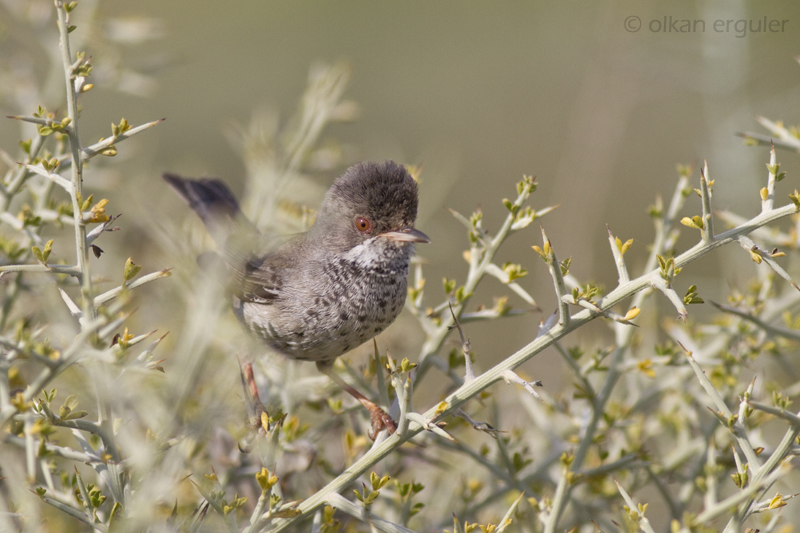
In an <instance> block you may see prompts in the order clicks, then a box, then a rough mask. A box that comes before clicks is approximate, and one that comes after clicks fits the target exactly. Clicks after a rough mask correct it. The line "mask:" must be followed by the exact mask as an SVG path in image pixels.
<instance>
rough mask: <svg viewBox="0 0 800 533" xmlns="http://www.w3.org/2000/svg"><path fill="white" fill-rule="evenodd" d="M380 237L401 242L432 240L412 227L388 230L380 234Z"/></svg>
mask: <svg viewBox="0 0 800 533" xmlns="http://www.w3.org/2000/svg"><path fill="white" fill-rule="evenodd" d="M378 237H386V238H387V239H392V240H393V241H399V242H423V243H425V242H431V240H430V239H429V238H428V236H427V235H425V234H424V233H422V232H421V231H420V230H418V229H414V228H412V227H407V228H400V229H398V230H395V231H387V232H386V233H381V234H379V235H378Z"/></svg>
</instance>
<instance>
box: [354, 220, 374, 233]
mask: <svg viewBox="0 0 800 533" xmlns="http://www.w3.org/2000/svg"><path fill="white" fill-rule="evenodd" d="M356 229H357V230H358V231H360V232H361V233H369V232H371V231H372V222H370V220H369V219H368V218H365V217H356Z"/></svg>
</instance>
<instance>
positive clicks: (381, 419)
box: [361, 400, 397, 441]
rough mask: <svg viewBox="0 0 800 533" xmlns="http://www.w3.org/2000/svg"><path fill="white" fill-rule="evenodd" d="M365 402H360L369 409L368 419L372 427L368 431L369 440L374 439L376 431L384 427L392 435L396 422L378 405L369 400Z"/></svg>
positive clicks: (395, 429)
mask: <svg viewBox="0 0 800 533" xmlns="http://www.w3.org/2000/svg"><path fill="white" fill-rule="evenodd" d="M367 402H368V403H365V402H363V401H362V402H361V403H362V404H363V405H364V407H366V408H367V410H368V411H369V420H370V422H371V423H372V429H370V431H369V433H368V435H369V438H370V440H373V441H374V440H375V439H376V438H377V436H378V433H380V432H381V431H382V430H384V429H385V430H386V431H388V432H389V435H393V434H394V432H395V431H397V424H396V423H395V421H394V420H392V417H391V416H389V415H388V414H386V411H384V410H383V409H381V408H380V407H378V405H376V404H374V403H373V402H370V401H369V400H368V401H367Z"/></svg>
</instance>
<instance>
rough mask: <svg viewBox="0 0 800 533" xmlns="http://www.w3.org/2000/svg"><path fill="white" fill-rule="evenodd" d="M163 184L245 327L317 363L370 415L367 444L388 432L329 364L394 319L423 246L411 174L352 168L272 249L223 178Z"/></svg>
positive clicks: (389, 164)
mask: <svg viewBox="0 0 800 533" xmlns="http://www.w3.org/2000/svg"><path fill="white" fill-rule="evenodd" d="M163 179H164V180H165V181H166V182H167V183H168V184H169V185H170V186H171V187H172V188H173V189H174V190H175V191H177V192H178V194H179V195H180V196H181V197H182V198H183V199H184V200H185V201H186V202H188V204H189V207H190V208H191V209H192V210H193V211H194V212H195V213H196V214H197V215H198V216H199V217H200V219H201V220H202V221H203V224H204V225H205V226H206V228H207V230H208V231H209V233H210V234H211V236H212V238H213V239H214V241H215V243H216V245H217V250H216V253H215V252H206V253H204V254H202V255H201V256H200V257H198V263H199V264H200V266H201V268H202V269H203V270H206V271H209V272H215V273H216V275H217V276H220V275H221V276H223V277H224V278H225V284H226V286H227V287H228V288H229V292H231V297H232V298H231V300H232V307H233V312H234V314H235V315H236V317H237V318H238V320H239V322H240V323H241V324H242V325H243V326H244V327H245V329H247V330H248V331H250V332H251V333H253V334H254V335H255V336H256V337H258V338H260V339H261V340H263V341H264V342H265V343H266V344H267V345H268V346H269V347H271V348H272V349H274V350H275V351H277V352H279V353H281V354H283V355H284V356H286V357H288V358H290V359H295V360H299V361H312V362H315V363H316V365H317V368H318V369H319V371H320V372H322V373H323V374H325V375H326V376H328V377H329V378H331V380H333V381H334V382H335V383H337V384H338V385H339V386H340V387H342V388H343V389H344V390H345V391H346V392H348V393H349V394H351V395H352V396H353V397H354V398H356V399H357V400H358V401H359V402H361V403H362V404H363V405H364V406H365V407H366V408H367V409H368V410H369V412H370V421H371V425H372V427H371V431H370V437H371V438H372V439H373V440H374V438H375V437H376V436H377V434H378V432H379V431H380V430H382V429H386V430H388V432H389V433H394V431H395V430H396V427H397V426H396V424H395V422H394V421H393V420H392V418H391V417H390V416H389V415H388V414H386V412H385V411H384V410H383V409H381V408H380V407H379V406H377V405H376V404H375V403H373V402H372V401H370V400H369V399H368V398H366V397H365V396H364V395H363V394H361V393H360V392H358V391H357V390H355V389H354V388H353V387H351V386H350V385H348V384H347V383H346V382H345V381H344V380H343V379H342V378H341V377H339V376H338V374H336V373H335V372H334V370H333V363H334V361H335V360H336V359H337V358H338V357H339V356H341V355H343V354H345V353H347V352H348V351H350V350H352V349H354V348H356V347H357V346H360V345H361V344H363V343H365V342H367V341H369V340H370V339H372V338H373V337H375V336H376V335H378V334H379V333H381V332H382V331H383V330H385V329H386V328H387V327H388V326H389V325H390V324H391V323H392V322H394V320H395V319H396V318H397V316H398V315H399V314H400V311H401V310H402V308H403V305H404V303H405V299H406V292H407V290H406V287H407V281H406V278H407V276H408V270H409V262H410V260H411V257H412V256H413V255H414V252H415V244H417V243H428V242H430V239H429V238H428V237H427V235H425V234H424V233H422V232H421V231H419V230H418V229H416V228H415V227H414V222H415V220H416V217H417V205H418V187H417V183H416V181H415V180H414V179H413V178H412V177H411V175H410V174H409V172H408V170H407V169H406V168H405V167H404V166H403V165H401V164H398V163H395V162H394V161H390V160H387V161H384V162H361V163H357V164H355V165H353V166H351V167H350V168H348V169H347V170H346V171H345V172H344V174H342V175H341V176H340V177H338V178H337V179H336V180H335V181H334V182H333V184H332V185H331V187H330V189H329V190H328V191H327V193H326V194H325V197H324V198H323V200H322V204H321V206H320V208H319V210H318V212H317V216H316V220H315V221H314V223H313V225H312V226H311V228H310V229H309V230H308V232H306V233H301V234H298V235H296V236H294V237H291V238H289V239H288V240H287V241H286V242H284V243H283V244H281V245H279V246H277V247H273V248H271V249H270V248H267V246H268V245H265V244H263V243H264V241H265V240H266V239H265V237H266V236H264V235H262V234H261V233H260V232H259V230H258V229H257V228H256V227H255V225H254V224H253V223H252V222H250V221H249V220H248V219H247V218H246V217H245V216H244V214H243V213H242V210H241V208H240V206H239V203H238V201H237V200H236V197H235V196H234V195H233V194H232V193H231V191H230V190H229V189H228V187H227V186H226V185H225V183H224V182H223V181H221V180H219V179H216V178H201V179H191V178H184V177H181V176H178V175H176V174H170V173H166V174H164V175H163ZM265 248H267V249H265Z"/></svg>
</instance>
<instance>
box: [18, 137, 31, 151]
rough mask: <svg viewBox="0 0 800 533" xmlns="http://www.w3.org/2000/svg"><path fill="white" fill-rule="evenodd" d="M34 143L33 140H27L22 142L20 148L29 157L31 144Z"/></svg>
mask: <svg viewBox="0 0 800 533" xmlns="http://www.w3.org/2000/svg"><path fill="white" fill-rule="evenodd" d="M32 143H33V141H32V140H31V139H28V140H25V141H20V142H19V146H20V148H22V151H24V152H25V153H26V154H28V155H31V144H32Z"/></svg>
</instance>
